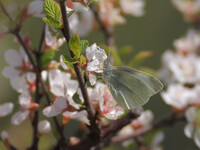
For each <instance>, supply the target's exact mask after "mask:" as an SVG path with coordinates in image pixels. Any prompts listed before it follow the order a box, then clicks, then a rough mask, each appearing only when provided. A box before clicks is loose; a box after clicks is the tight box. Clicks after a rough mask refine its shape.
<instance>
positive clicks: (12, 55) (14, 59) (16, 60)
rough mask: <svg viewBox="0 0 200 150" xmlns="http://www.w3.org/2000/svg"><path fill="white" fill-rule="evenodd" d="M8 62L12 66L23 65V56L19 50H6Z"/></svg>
mask: <svg viewBox="0 0 200 150" xmlns="http://www.w3.org/2000/svg"><path fill="white" fill-rule="evenodd" d="M5 59H6V62H7V63H8V64H9V65H10V66H12V67H18V66H21V65H22V56H21V55H20V53H19V52H18V51H17V50H14V49H9V50H7V51H6V52H5Z"/></svg>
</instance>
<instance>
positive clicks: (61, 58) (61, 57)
mask: <svg viewBox="0 0 200 150" xmlns="http://www.w3.org/2000/svg"><path fill="white" fill-rule="evenodd" d="M63 57H64V56H63V55H60V65H61V66H62V67H63V69H64V70H69V69H68V67H67V65H66V64H65V63H64V60H63Z"/></svg>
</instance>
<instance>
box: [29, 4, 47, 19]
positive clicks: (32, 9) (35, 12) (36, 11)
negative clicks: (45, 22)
mask: <svg viewBox="0 0 200 150" xmlns="http://www.w3.org/2000/svg"><path fill="white" fill-rule="evenodd" d="M43 3H44V1H42V0H34V1H32V2H31V3H30V4H29V5H28V7H27V14H28V15H30V16H34V17H39V18H42V17H44V16H45V15H44V14H43V13H42V12H43Z"/></svg>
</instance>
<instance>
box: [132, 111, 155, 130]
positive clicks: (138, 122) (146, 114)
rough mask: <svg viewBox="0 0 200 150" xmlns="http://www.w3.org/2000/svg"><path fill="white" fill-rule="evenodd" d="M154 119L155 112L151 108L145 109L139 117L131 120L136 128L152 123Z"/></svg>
mask: <svg viewBox="0 0 200 150" xmlns="http://www.w3.org/2000/svg"><path fill="white" fill-rule="evenodd" d="M153 119H154V116H153V113H152V112H151V111H150V110H145V111H143V112H142V114H141V115H140V116H139V117H138V118H137V119H135V120H133V121H132V122H131V125H132V126H133V127H134V129H135V130H136V129H138V128H141V127H146V126H148V125H150V124H151V123H152V121H153Z"/></svg>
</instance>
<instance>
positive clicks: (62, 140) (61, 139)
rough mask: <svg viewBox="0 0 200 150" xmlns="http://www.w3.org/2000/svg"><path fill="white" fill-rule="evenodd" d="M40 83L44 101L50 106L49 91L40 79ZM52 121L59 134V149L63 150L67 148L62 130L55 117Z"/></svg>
mask: <svg viewBox="0 0 200 150" xmlns="http://www.w3.org/2000/svg"><path fill="white" fill-rule="evenodd" d="M40 83H41V86H42V88H43V90H44V95H45V97H46V100H47V102H48V104H49V105H50V104H51V98H50V96H49V91H48V89H47V88H46V86H45V84H44V82H43V80H42V79H41V81H40ZM53 120H54V123H55V125H56V128H57V130H58V132H59V134H60V142H59V144H60V145H61V147H62V148H63V150H64V149H66V148H68V143H67V141H66V139H65V136H64V134H63V128H62V127H60V125H59V122H58V120H57V118H56V117H53Z"/></svg>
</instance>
